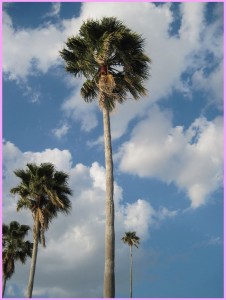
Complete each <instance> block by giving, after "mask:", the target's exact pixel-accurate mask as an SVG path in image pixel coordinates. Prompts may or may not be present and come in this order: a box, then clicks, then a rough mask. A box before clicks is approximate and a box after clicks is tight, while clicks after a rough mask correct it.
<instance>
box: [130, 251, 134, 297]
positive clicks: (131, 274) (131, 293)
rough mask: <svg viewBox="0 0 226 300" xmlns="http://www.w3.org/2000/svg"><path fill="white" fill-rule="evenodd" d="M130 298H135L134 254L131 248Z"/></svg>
mask: <svg viewBox="0 0 226 300" xmlns="http://www.w3.org/2000/svg"><path fill="white" fill-rule="evenodd" d="M130 298H133V254H132V246H130Z"/></svg>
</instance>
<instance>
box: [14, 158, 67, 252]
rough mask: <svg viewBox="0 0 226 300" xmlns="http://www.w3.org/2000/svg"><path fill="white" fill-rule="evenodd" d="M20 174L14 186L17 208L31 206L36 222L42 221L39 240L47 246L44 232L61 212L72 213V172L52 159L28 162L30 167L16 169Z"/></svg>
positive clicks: (28, 207)
mask: <svg viewBox="0 0 226 300" xmlns="http://www.w3.org/2000/svg"><path fill="white" fill-rule="evenodd" d="M14 173H15V175H16V176H17V177H19V178H20V180H21V182H20V183H19V185H18V186H16V187H14V188H12V189H11V193H12V194H18V195H19V199H18V202H17V211H19V210H21V209H22V208H24V209H29V210H30V211H31V212H32V215H33V218H34V221H35V224H36V226H37V223H39V224H40V226H39V227H40V232H38V236H39V241H40V242H41V241H42V244H43V246H45V237H44V232H45V231H46V230H47V229H48V227H49V224H50V222H51V221H52V219H53V218H55V217H57V214H58V212H62V213H64V214H68V213H69V212H70V210H71V202H70V200H69V198H68V196H69V195H72V191H71V189H70V188H69V186H68V175H67V174H66V173H64V172H60V171H56V170H55V167H54V165H53V164H51V163H42V164H41V165H40V166H37V165H36V164H27V169H26V170H21V169H19V170H16V171H15V172H14Z"/></svg>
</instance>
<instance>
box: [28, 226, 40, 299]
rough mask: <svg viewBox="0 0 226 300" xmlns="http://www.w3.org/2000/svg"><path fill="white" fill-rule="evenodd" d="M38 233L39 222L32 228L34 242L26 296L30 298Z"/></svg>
mask: <svg viewBox="0 0 226 300" xmlns="http://www.w3.org/2000/svg"><path fill="white" fill-rule="evenodd" d="M38 234H39V222H37V223H36V224H35V229H34V243H33V250H32V258H31V267H30V275H29V280H28V287H27V298H32V291H33V286H34V278H35V269H36V261H37V254H38Z"/></svg>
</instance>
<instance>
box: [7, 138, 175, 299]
mask: <svg viewBox="0 0 226 300" xmlns="http://www.w3.org/2000/svg"><path fill="white" fill-rule="evenodd" d="M28 162H35V163H37V164H40V163H42V162H52V163H54V164H55V166H56V168H57V169H59V170H63V171H65V172H67V173H68V174H69V176H70V181H69V185H70V187H71V188H72V190H73V196H72V197H71V201H72V212H71V214H70V215H69V216H63V215H62V216H59V217H58V218H57V219H56V220H54V221H53V224H52V226H51V227H50V229H49V230H48V231H47V234H46V235H47V238H46V240H47V248H46V249H42V248H40V251H39V257H38V261H39V264H38V266H37V271H36V279H35V280H36V284H35V288H34V295H36V296H37V297H38V296H39V297H40V296H42V295H44V294H45V295H46V294H47V295H49V296H50V297H59V296H61V297H82V296H83V297H84V295H85V296H86V297H93V296H94V295H95V296H97V297H98V296H99V297H100V296H101V294H102V280H103V278H102V277H103V274H102V271H101V272H100V270H103V268H104V266H103V254H104V226H105V200H104V199H105V169H104V167H103V166H101V165H100V164H99V163H98V162H94V163H92V165H91V166H85V165H84V164H81V163H78V164H76V165H75V166H73V164H72V159H71V154H70V152H69V151H68V150H59V149H46V150H44V151H43V152H22V151H20V149H19V148H18V147H16V145H14V144H13V143H11V142H9V141H4V144H3V163H4V165H3V221H4V222H6V223H7V222H9V220H12V219H13V220H18V221H19V222H21V223H26V224H29V225H30V226H31V227H32V224H33V220H32V217H31V215H30V213H29V212H27V211H21V212H20V213H16V199H15V198H14V197H12V196H10V193H9V190H10V188H12V187H13V186H15V185H16V184H17V183H18V181H17V179H16V176H15V175H14V174H13V170H15V169H18V168H25V166H26V163H28ZM114 194H115V196H114V198H115V211H116V212H115V215H116V228H115V231H116V244H117V247H116V249H117V251H116V256H117V260H118V261H123V259H125V256H126V249H125V247H124V246H123V244H122V243H121V237H122V235H123V234H124V232H125V231H127V230H136V231H137V233H138V234H139V235H140V237H141V238H142V239H143V240H145V239H147V238H148V236H149V230H150V227H151V226H154V225H156V224H158V223H159V222H160V221H162V220H164V219H165V218H166V217H171V216H175V215H176V214H177V212H169V211H168V210H167V209H166V208H160V209H159V211H156V210H154V209H153V208H152V206H151V204H150V203H149V202H147V201H146V200H143V199H138V200H137V201H135V202H134V203H132V204H128V203H124V202H123V190H122V188H121V187H120V186H119V185H118V184H117V182H115V188H114ZM160 216H162V217H160ZM53 253H54V255H53ZM44 266H45V268H44ZM90 269H92V272H90ZM28 272H29V264H27V265H26V266H25V267H21V266H18V271H17V272H16V274H15V276H14V279H13V280H15V282H17V284H20V285H21V287H24V291H25V287H26V282H25V281H26V280H25V279H24V278H27V277H28ZM93 272H95V273H96V274H97V276H95V278H93V276H92V274H93ZM125 272H126V270H125V269H120V274H118V278H119V279H118V280H119V281H120V283H122V282H123V281H124V280H125V276H124V275H125ZM21 274H23V276H21ZM53 274H54V275H53ZM46 278H48V287H45V284H46V281H47V280H46ZM62 278H64V279H65V280H64V281H63V282H64V284H62ZM13 280H12V281H11V282H12V283H13ZM10 290H11V292H10ZM12 291H13V286H12V285H10V284H9V292H10V293H12Z"/></svg>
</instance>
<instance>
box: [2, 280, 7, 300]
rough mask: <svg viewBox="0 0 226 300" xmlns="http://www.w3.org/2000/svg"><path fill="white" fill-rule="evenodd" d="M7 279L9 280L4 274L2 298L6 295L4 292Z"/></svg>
mask: <svg viewBox="0 0 226 300" xmlns="http://www.w3.org/2000/svg"><path fill="white" fill-rule="evenodd" d="M6 281H7V278H6V277H5V276H3V283H2V298H3V297H4V294H5V287H6Z"/></svg>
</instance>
